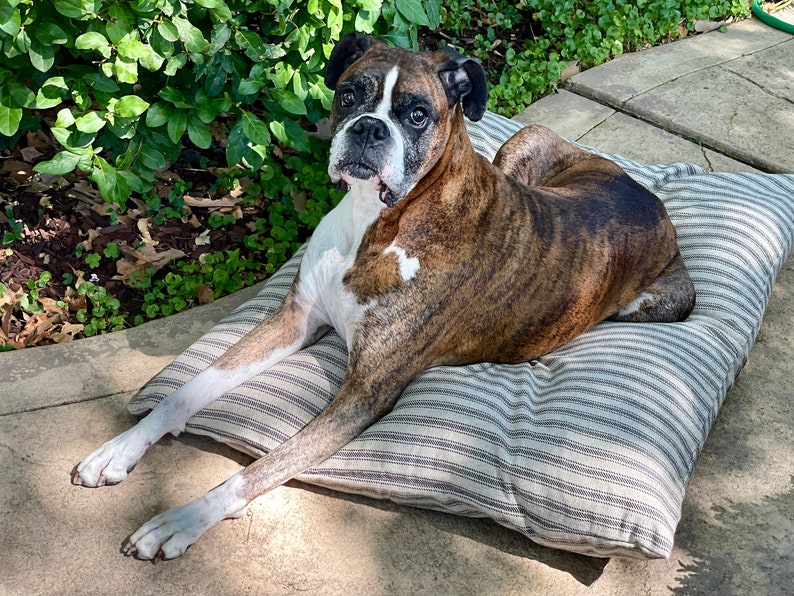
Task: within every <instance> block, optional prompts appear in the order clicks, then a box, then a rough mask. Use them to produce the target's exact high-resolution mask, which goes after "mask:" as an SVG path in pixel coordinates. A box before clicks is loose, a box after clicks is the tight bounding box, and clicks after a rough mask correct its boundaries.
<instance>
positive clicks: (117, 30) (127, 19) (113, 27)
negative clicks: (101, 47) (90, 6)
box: [105, 5, 135, 44]
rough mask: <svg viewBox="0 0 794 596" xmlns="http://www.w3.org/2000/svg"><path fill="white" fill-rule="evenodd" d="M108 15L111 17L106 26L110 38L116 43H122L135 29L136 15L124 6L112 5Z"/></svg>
mask: <svg viewBox="0 0 794 596" xmlns="http://www.w3.org/2000/svg"><path fill="white" fill-rule="evenodd" d="M108 16H109V17H110V18H111V20H110V21H109V22H108V24H107V26H106V27H105V31H106V32H107V35H108V39H109V40H110V41H111V42H113V43H115V44H118V43H121V42H122V41H123V40H124V38H125V37H127V36H128V35H130V34H131V33H132V31H133V29H132V26H133V23H134V22H135V15H134V14H133V13H132V12H130V11H129V9H128V8H126V7H124V6H121V5H111V6H110V8H109V9H108Z"/></svg>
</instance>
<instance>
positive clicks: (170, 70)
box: [163, 54, 187, 77]
mask: <svg viewBox="0 0 794 596" xmlns="http://www.w3.org/2000/svg"><path fill="white" fill-rule="evenodd" d="M185 64H187V54H177V55H176V56H171V57H170V58H169V59H168V62H166V64H165V69H164V70H163V73H164V74H165V76H167V77H172V76H174V75H175V74H176V73H177V72H178V71H179V69H180V68H182V67H183V66H184V65H185Z"/></svg>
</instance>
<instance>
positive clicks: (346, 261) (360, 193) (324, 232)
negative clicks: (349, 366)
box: [299, 185, 385, 347]
mask: <svg viewBox="0 0 794 596" xmlns="http://www.w3.org/2000/svg"><path fill="white" fill-rule="evenodd" d="M384 208H385V205H384V204H383V203H382V202H381V201H380V200H379V198H378V195H377V192H375V191H374V190H373V191H371V192H370V189H368V188H365V187H362V186H360V185H356V186H354V187H353V188H351V190H350V191H349V192H348V193H347V194H346V195H345V197H344V198H343V199H342V201H341V202H340V203H339V205H337V206H336V207H335V208H334V209H333V210H332V211H331V212H330V213H328V215H326V216H325V217H324V218H323V220H322V221H321V222H320V225H319V226H318V227H317V229H316V230H315V232H314V234H313V235H312V238H311V241H310V242H309V246H308V247H307V250H306V254H305V255H304V257H303V260H302V261H301V269H300V282H299V291H300V294H301V297H302V298H303V299H304V300H307V301H308V302H309V303H310V304H311V305H312V312H313V314H314V315H315V316H317V317H319V318H320V319H321V322H323V323H325V324H328V325H332V326H333V327H334V328H335V329H336V330H337V332H338V333H339V334H340V335H341V336H342V337H343V338H344V339H345V340H346V341H347V343H348V347H349V346H350V340H351V338H352V335H353V333H352V332H353V330H354V328H355V326H356V324H357V323H358V321H359V319H360V318H361V316H362V315H363V314H364V312H366V310H367V309H368V308H370V307H371V306H372V304H371V303H368V304H359V302H358V300H357V299H356V296H355V295H354V294H352V293H351V292H350V291H349V290H348V289H346V288H345V285H344V283H343V281H342V278H343V277H344V275H345V273H346V272H347V271H348V269H350V268H351V267H352V266H353V263H354V261H355V259H356V253H357V252H358V248H359V246H360V244H361V239H362V237H363V236H364V233H365V232H366V231H367V229H368V228H369V226H370V225H372V223H373V222H374V221H375V220H376V219H377V217H378V215H379V214H380V212H381V211H382V210H383V209H384Z"/></svg>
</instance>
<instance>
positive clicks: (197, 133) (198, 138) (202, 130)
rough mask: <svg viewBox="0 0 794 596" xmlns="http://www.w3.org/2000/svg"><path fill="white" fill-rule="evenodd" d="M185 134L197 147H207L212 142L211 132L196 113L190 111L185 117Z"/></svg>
mask: <svg viewBox="0 0 794 596" xmlns="http://www.w3.org/2000/svg"><path fill="white" fill-rule="evenodd" d="M187 136H188V138H189V139H190V142H191V143H193V144H194V145H195V146H196V147H198V148H199V149H208V148H209V146H210V145H211V144H212V133H211V132H210V131H209V129H208V128H207V126H206V125H205V124H204V123H203V122H202V121H201V118H199V117H198V115H197V114H195V113H193V112H191V113H190V115H189V116H188V119H187Z"/></svg>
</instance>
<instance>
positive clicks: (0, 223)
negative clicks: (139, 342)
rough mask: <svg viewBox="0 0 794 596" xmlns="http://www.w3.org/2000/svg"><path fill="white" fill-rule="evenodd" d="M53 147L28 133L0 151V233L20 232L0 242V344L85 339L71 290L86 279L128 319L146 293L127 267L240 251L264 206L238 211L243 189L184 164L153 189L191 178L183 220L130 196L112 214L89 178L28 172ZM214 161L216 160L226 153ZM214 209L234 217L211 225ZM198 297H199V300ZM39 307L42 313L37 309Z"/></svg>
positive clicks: (81, 300)
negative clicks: (111, 251) (113, 253)
mask: <svg viewBox="0 0 794 596" xmlns="http://www.w3.org/2000/svg"><path fill="white" fill-rule="evenodd" d="M57 150H58V147H57V144H56V143H55V141H54V139H52V138H51V137H50V136H49V135H48V134H47V133H45V132H43V131H36V132H32V133H28V134H27V135H26V136H24V137H23V138H22V139H21V140H20V142H19V143H18V146H17V147H15V148H14V149H11V150H6V151H3V152H2V153H0V236H3V235H5V234H7V233H9V232H10V231H11V230H12V229H13V228H12V224H14V225H16V229H17V230H18V231H19V233H18V237H16V238H14V239H12V238H10V237H7V238H6V239H5V240H6V242H3V243H0V283H1V284H3V285H0V349H12V348H13V349H19V348H24V347H31V346H38V345H47V344H52V343H56V342H64V341H70V340H72V339H76V338H79V337H83V335H84V334H83V325H82V324H81V323H80V322H79V321H78V320H77V318H76V313H77V311H78V310H80V309H81V308H86V307H87V306H88V307H90V306H91V305H90V301H89V303H87V299H86V297H85V296H79V295H78V293H77V291H76V288H77V287H78V286H79V284H80V283H81V282H83V281H91V282H93V283H95V284H96V285H99V286H103V287H104V288H105V290H106V291H107V292H108V294H110V295H112V296H114V297H116V298H117V299H119V301H120V302H121V304H122V307H121V309H120V311H121V312H126V313H129V315H128V317H127V320H128V321H132V320H133V319H134V317H135V315H137V314H141V313H140V306H141V304H142V302H143V299H142V297H143V291H142V290H139V289H135V288H134V287H132V284H131V282H130V273H131V272H132V271H143V270H144V269H146V268H153V269H161V268H163V267H166V266H167V264H168V263H169V262H170V261H172V260H173V259H174V258H186V259H198V258H200V256H201V255H202V254H203V253H207V252H216V251H225V250H231V249H235V248H241V245H242V240H243V238H244V236H245V235H246V234H248V233H250V231H251V229H252V226H253V224H252V222H253V221H254V220H255V219H256V218H257V217H261V216H262V212H261V205H246V206H245V207H244V208H241V207H240V205H238V204H237V203H238V202H239V201H240V195H241V194H242V193H241V192H240V189H237V190H232V191H230V190H229V189H225V188H223V187H216V186H217V176H216V174H218V172H219V170H215V169H211V168H210V169H200V168H197V167H194V164H192V163H190V162H188V161H185V160H182V161H179V162H177V163H175V164H172V165H171V167H170V168H169V170H168V171H166V172H161V173H159V174H158V184H157V185H156V186H155V189H154V192H156V193H157V194H158V195H159V196H160V197H161V198H162V199H163V202H165V199H166V197H168V195H169V193H171V192H172V191H173V186H174V181H176V180H182V181H185V182H187V183H189V186H190V190H189V191H188V193H187V195H186V196H185V199H186V201H187V203H189V205H188V206H187V215H186V216H185V217H183V218H181V219H167V220H165V221H162V222H159V223H156V222H155V218H153V217H151V216H150V214H148V213H147V208H146V205H145V204H144V203H143V202H142V201H141V200H139V199H136V198H131V199H130V201H129V202H128V209H127V210H126V211H125V212H124V213H123V214H116V215H115V217H114V216H113V213H112V208H111V206H110V205H108V204H107V203H106V202H105V201H104V200H103V199H102V197H101V196H100V195H99V193H98V192H97V191H96V189H95V188H94V187H93V186H92V185H91V184H90V182H89V181H88V180H87V179H86V174H84V173H82V172H79V171H76V172H75V173H72V174H68V175H66V176H50V175H44V174H39V173H37V172H34V171H33V165H34V164H35V163H37V162H38V161H41V160H44V159H49V158H50V157H52V155H53V154H54V153H55V152H57ZM188 155H189V152H188ZM216 163H222V158H220V159H218V161H217V162H216ZM216 212H220V213H233V214H234V215H235V218H236V223H234V224H232V225H231V226H229V227H226V228H223V229H213V228H211V226H209V225H208V223H207V221H208V218H209V216H210V215H211V214H212V213H216ZM9 215H10V216H11V217H10V218H9ZM19 222H21V226H20V223H19ZM110 243H115V244H116V245H117V246H118V247H119V250H120V253H121V254H120V256H119V257H118V258H106V257H104V256H103V257H102V258H101V259H100V261H99V264H98V266H96V267H90V266H89V265H88V264H87V262H86V260H85V256H86V255H87V254H90V253H96V254H98V255H103V251H104V250H105V248H107V246H108V244H110ZM78 246H79V248H78ZM243 252H244V249H243ZM45 271H48V272H50V273H51V274H52V278H51V280H50V281H49V282H48V283H47V284H46V285H43V284H42V285H43V287H41V288H34V289H35V290H36V291H37V292H38V293H39V298H38V303H39V305H40V306H39V307H38V308H34V309H30V308H26V305H27V304H28V303H29V302H30V300H29V298H25V296H26V295H27V296H28V297H29V296H30V293H31V288H30V287H29V280H33V281H35V280H39V279H40V278H41V275H42V273H44V272H45ZM65 275H66V277H65ZM262 277H264V275H263V276H262ZM65 279H66V281H68V282H69V283H65ZM209 299H211V297H210V298H205V300H209ZM26 300H27V302H26ZM201 301H202V300H200V299H199V298H198V297H196V300H195V303H199V302H201ZM42 308H43V312H35V311H36V310H42Z"/></svg>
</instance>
